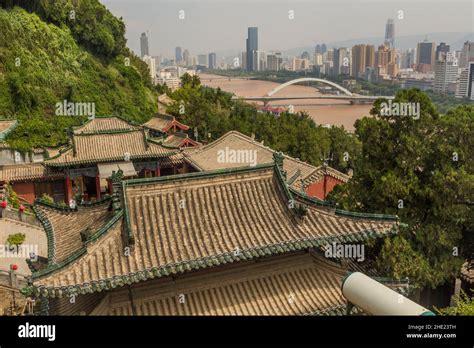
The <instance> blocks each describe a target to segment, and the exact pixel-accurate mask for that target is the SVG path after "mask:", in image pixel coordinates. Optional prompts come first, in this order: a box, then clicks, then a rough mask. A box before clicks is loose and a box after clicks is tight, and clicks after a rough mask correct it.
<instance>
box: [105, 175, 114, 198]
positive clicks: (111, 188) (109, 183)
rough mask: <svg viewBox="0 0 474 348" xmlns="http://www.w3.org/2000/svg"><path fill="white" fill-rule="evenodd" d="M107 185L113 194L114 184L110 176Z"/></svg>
mask: <svg viewBox="0 0 474 348" xmlns="http://www.w3.org/2000/svg"><path fill="white" fill-rule="evenodd" d="M107 186H108V187H109V194H110V195H111V194H112V193H113V192H114V189H113V186H112V179H111V178H108V179H107Z"/></svg>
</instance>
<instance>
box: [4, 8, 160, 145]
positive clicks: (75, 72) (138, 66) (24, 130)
mask: <svg viewBox="0 0 474 348" xmlns="http://www.w3.org/2000/svg"><path fill="white" fill-rule="evenodd" d="M20 3H21V4H23V5H24V6H26V5H25V4H26V3H28V4H29V5H31V7H30V8H29V10H30V11H33V12H34V13H28V12H27V11H26V10H24V9H22V8H19V7H14V8H8V9H6V10H5V9H2V8H0V32H1V35H0V110H2V117H6V118H15V119H18V120H19V126H18V127H17V128H16V129H15V131H14V132H13V133H12V135H11V136H10V137H9V139H8V141H9V144H10V145H11V146H12V147H13V148H16V149H19V150H24V151H27V150H29V149H31V148H32V147H35V146H54V145H58V144H60V143H64V142H65V141H66V140H67V137H66V133H65V132H64V129H65V128H67V127H70V126H72V125H78V124H80V123H81V122H83V121H84V120H85V119H86V118H85V117H82V116H80V115H76V116H58V115H56V113H55V111H56V107H55V105H56V104H57V103H62V102H63V101H64V100H67V101H68V102H78V103H86V102H87V103H94V105H95V113H96V115H98V116H101V115H103V116H112V115H117V116H122V117H124V118H127V119H129V120H133V121H137V122H143V121H146V120H147V119H148V118H149V117H151V115H152V114H153V113H154V112H156V110H157V103H156V96H157V93H156V91H155V90H154V89H153V88H152V85H151V81H150V78H149V74H148V68H147V67H146V64H145V63H144V62H142V61H141V60H140V59H139V58H138V57H136V56H135V55H134V54H132V53H131V52H130V51H129V50H128V49H126V48H124V47H122V46H123V43H120V44H118V43H115V44H114V47H115V46H117V45H119V46H120V47H121V48H120V49H118V48H117V47H118V46H117V47H115V48H113V49H112V51H113V52H112V51H110V52H109V53H104V52H102V53H101V52H99V51H98V50H97V49H95V48H93V45H94V44H93V43H88V44H85V43H84V41H83V40H85V39H78V37H77V35H79V34H77V35H76V34H73V32H72V29H71V28H70V27H69V26H67V25H66V24H65V23H57V22H55V20H53V19H54V18H58V17H57V15H56V14H55V12H54V8H56V7H54V8H53V7H51V6H53V5H52V4H56V5H55V6H57V7H58V8H59V10H61V11H60V12H61V13H62V12H63V5H64V4H66V3H68V4H71V3H72V2H68V1H56V2H52V1H32V2H31V3H30V2H23V1H21V2H20ZM33 3H36V4H41V6H43V7H41V9H42V10H41V9H38V8H35V7H33V5H32V4H33ZM94 3H97V1H80V2H78V6H79V8H82V6H93V4H94ZM38 6H39V5H38ZM64 6H65V5H64ZM94 6H98V7H99V8H102V5H100V4H99V5H94ZM59 10H58V11H59ZM37 11H38V12H41V11H49V12H47V13H45V14H44V13H43V14H42V15H41V17H40V16H38V15H37V13H38V12H37ZM80 13H81V12H78V13H77V14H76V15H77V16H78V17H76V18H77V19H76V20H78V21H79V18H81V17H80ZM100 13H101V12H100V11H99V14H100ZM58 16H59V15H58ZM51 18H53V19H51ZM101 18H102V20H103V21H102V20H101ZM107 18H109V15H105V14H104V15H103V16H102V17H101V16H99V15H98V17H97V21H98V22H97V23H99V22H101V23H102V25H104V26H105V27H107V23H108V22H112V21H113V20H112V19H107ZM45 19H47V20H51V21H52V22H49V23H48V22H45ZM83 20H84V21H86V19H83ZM91 20H92V19H87V21H86V22H84V26H88V21H91ZM77 25H78V24H77ZM97 25H99V24H97ZM93 28H94V26H92V29H93ZM104 30H106V29H104ZM81 35H82V34H81ZM84 35H86V34H85V33H84ZM87 35H89V34H87ZM87 35H86V36H87ZM90 35H92V32H91V33H90ZM111 35H112V34H111ZM114 35H118V34H114ZM114 35H113V36H114ZM122 38H123V37H122ZM114 40H115V39H114ZM115 41H117V40H115ZM78 42H79V43H78ZM91 42H93V41H91ZM96 44H97V45H98V46H101V47H102V43H100V41H97V42H96ZM104 47H105V46H104ZM104 55H106V56H107V59H104Z"/></svg>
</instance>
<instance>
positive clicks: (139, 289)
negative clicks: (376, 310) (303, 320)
mask: <svg viewBox="0 0 474 348" xmlns="http://www.w3.org/2000/svg"><path fill="white" fill-rule="evenodd" d="M345 273H346V271H345V270H344V269H342V268H334V267H328V266H326V265H325V264H324V262H321V261H319V260H317V259H315V258H314V257H312V256H311V255H310V254H309V253H303V254H296V255H294V254H291V255H283V256H279V257H273V258H269V259H264V260H261V261H260V262H258V263H255V262H252V261H249V262H242V263H239V264H236V265H230V266H227V267H225V268H221V269H217V270H214V269H213V270H208V271H201V272H199V273H190V274H184V275H182V276H179V277H177V278H175V279H172V278H170V277H168V278H160V279H156V280H150V281H149V282H147V283H143V284H135V285H134V286H133V287H132V289H131V290H130V291H132V294H133V305H134V310H132V304H131V302H130V300H129V298H130V296H129V295H130V294H129V289H128V288H123V289H120V290H116V291H114V292H111V293H110V294H108V295H107V296H106V297H105V298H104V299H103V300H102V302H101V303H100V304H99V305H98V306H97V308H96V309H95V310H94V311H93V312H92V313H91V314H92V315H133V314H136V315H302V314H319V313H321V314H322V313H324V312H325V311H326V310H327V309H328V308H335V307H339V306H343V305H344V304H345V300H344V297H343V295H342V292H341V281H342V279H343V276H344V275H345ZM180 296H181V302H180Z"/></svg>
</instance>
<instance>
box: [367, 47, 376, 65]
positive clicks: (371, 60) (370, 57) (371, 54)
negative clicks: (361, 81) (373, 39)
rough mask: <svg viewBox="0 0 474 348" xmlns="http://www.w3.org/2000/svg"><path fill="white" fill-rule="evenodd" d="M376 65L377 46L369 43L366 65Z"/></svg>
mask: <svg viewBox="0 0 474 348" xmlns="http://www.w3.org/2000/svg"><path fill="white" fill-rule="evenodd" d="M374 66H375V46H374V45H367V46H366V48H365V67H369V68H373V67H374Z"/></svg>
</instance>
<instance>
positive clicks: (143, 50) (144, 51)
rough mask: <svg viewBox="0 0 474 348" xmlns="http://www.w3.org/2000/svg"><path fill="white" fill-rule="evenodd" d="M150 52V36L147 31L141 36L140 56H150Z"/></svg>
mask: <svg viewBox="0 0 474 348" xmlns="http://www.w3.org/2000/svg"><path fill="white" fill-rule="evenodd" d="M149 55H150V52H149V50H148V36H147V35H146V33H142V36H140V57H142V58H143V57H144V56H149Z"/></svg>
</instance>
